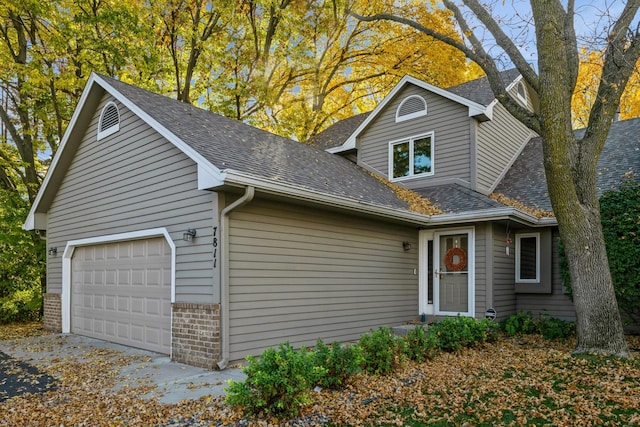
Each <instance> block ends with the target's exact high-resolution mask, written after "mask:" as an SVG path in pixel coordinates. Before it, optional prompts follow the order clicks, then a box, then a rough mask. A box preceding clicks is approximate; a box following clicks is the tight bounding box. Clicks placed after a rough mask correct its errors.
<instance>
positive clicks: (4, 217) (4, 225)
mask: <svg viewBox="0 0 640 427" xmlns="http://www.w3.org/2000/svg"><path fill="white" fill-rule="evenodd" d="M28 212H29V202H28V200H24V199H23V198H21V197H20V196H19V195H17V194H15V193H14V192H10V191H6V190H4V189H2V188H0V323H12V322H24V321H31V320H38V319H39V318H40V316H41V310H42V292H43V290H44V289H43V285H44V275H45V271H46V262H45V258H46V257H45V254H46V242H45V241H44V240H42V239H40V238H39V237H38V236H36V235H35V234H34V233H31V232H28V231H25V230H23V229H22V223H23V221H24V219H25V218H26V216H27V213H28Z"/></svg>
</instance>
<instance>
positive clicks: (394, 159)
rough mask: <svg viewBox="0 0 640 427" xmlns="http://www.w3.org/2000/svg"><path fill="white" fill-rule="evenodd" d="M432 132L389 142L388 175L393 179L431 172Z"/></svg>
mask: <svg viewBox="0 0 640 427" xmlns="http://www.w3.org/2000/svg"><path fill="white" fill-rule="evenodd" d="M433 145H434V144H433V132H430V133H428V134H424V135H419V136H416V137H412V138H406V139H401V140H397V141H391V142H390V143H389V177H390V179H391V180H392V181H393V180H399V179H403V178H410V177H413V176H417V175H432V174H433Z"/></svg>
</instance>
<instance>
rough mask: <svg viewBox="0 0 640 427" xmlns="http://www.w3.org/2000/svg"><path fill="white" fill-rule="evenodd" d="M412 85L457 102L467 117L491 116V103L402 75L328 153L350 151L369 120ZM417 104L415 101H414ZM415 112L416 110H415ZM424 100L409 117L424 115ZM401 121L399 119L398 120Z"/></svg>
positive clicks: (482, 118)
mask: <svg viewBox="0 0 640 427" xmlns="http://www.w3.org/2000/svg"><path fill="white" fill-rule="evenodd" d="M409 85H413V86H417V87H419V88H421V89H424V90H425V91H427V92H430V93H432V94H435V95H438V96H441V97H443V98H445V99H447V100H450V101H452V102H454V103H457V104H459V105H460V106H462V107H464V108H466V109H467V115H468V117H474V118H476V119H477V120H479V121H487V120H491V118H492V108H493V106H492V105H482V104H480V103H478V102H475V101H472V100H470V99H467V98H464V97H463V96H460V95H457V94H455V93H453V92H450V91H448V90H446V89H442V88H439V87H437V86H433V85H431V84H429V83H427V82H424V81H422V80H419V79H416V78H415V77H412V76H409V75H407V76H404V77H403V78H402V79H401V80H400V81H399V82H398V84H396V85H395V86H394V88H393V89H392V90H391V92H389V94H388V95H387V96H386V97H385V98H384V99H383V100H382V101H381V102H380V104H378V106H377V107H376V108H375V109H374V110H373V111H372V112H371V114H369V116H368V117H367V118H366V119H365V120H364V121H363V122H362V123H361V124H360V126H358V128H357V129H356V130H355V131H354V132H353V133H352V134H351V135H350V136H349V137H348V138H347V140H346V141H345V142H344V143H343V144H342V145H341V146H338V147H334V148H330V149H328V150H327V151H328V152H330V153H334V154H338V153H342V152H346V151H350V150H353V149H355V148H356V139H357V137H358V136H359V135H360V134H361V133H362V132H363V131H364V130H365V129H366V128H367V127H368V126H369V124H370V123H371V122H373V121H374V120H376V119H377V117H378V116H379V115H380V114H381V112H382V111H383V110H385V109H386V107H387V105H388V104H389V103H390V102H391V101H392V100H396V99H397V96H398V93H399V92H400V91H402V90H403V89H405V88H406V87H407V86H409ZM415 101H418V100H417V99H414V100H412V101H411V102H412V103H414V102H415ZM415 105H417V102H415ZM416 112H417V111H416ZM426 112H427V111H426V102H425V104H424V113H422V112H420V113H419V114H420V115H415V116H412V115H411V114H407V116H408V117H409V119H412V118H415V117H420V116H424V115H426ZM400 121H401V120H400Z"/></svg>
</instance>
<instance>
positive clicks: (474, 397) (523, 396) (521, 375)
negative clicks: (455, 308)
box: [0, 325, 640, 426]
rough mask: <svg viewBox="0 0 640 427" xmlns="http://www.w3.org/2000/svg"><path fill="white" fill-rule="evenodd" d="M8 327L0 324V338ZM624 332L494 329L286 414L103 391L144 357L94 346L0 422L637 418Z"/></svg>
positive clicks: (636, 373) (638, 385) (633, 371)
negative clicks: (586, 338) (606, 337)
mask: <svg viewBox="0 0 640 427" xmlns="http://www.w3.org/2000/svg"><path fill="white" fill-rule="evenodd" d="M10 326H11V325H9V326H0V337H7V336H9V335H10V334H9V333H7V332H6V331H5V330H6V328H9V327H10ZM23 332H26V331H23ZM36 333H39V332H38V330H37V331H36ZM40 339H41V340H42V341H39V344H38V345H39V346H40V347H42V346H56V345H58V344H59V343H58V340H60V339H61V337H60V336H59V335H55V334H54V335H46V336H44V337H41V338H40ZM627 339H628V343H629V347H630V348H631V358H630V359H629V360H619V359H613V358H606V357H603V356H595V355H594V356H586V357H580V358H576V357H572V356H571V351H572V349H573V348H574V345H575V342H574V340H573V338H569V339H559V340H558V339H556V340H546V339H544V338H543V337H542V336H541V335H539V334H529V335H524V334H517V335H514V336H502V337H500V338H498V339H497V340H496V341H495V342H491V343H482V344H480V345H477V346H475V347H473V348H461V349H460V350H459V351H457V352H445V351H441V352H439V353H438V354H437V355H435V356H434V357H433V358H430V359H429V358H425V360H424V361H422V362H415V361H412V360H409V358H407V360H405V361H404V363H403V364H402V366H401V367H399V368H398V369H397V370H395V371H393V372H392V373H390V374H387V375H370V374H367V373H364V372H361V373H357V374H353V375H351V376H350V377H349V380H348V381H346V383H344V384H343V385H342V387H341V388H339V389H336V390H334V389H332V388H322V390H320V391H313V390H312V391H311V392H310V393H309V398H310V403H309V404H308V405H304V406H302V407H301V408H300V412H299V414H298V415H296V416H295V418H294V419H293V420H292V419H290V418H288V417H280V418H276V417H274V416H272V415H270V414H263V415H262V416H251V417H248V416H247V415H246V414H243V413H242V412H241V411H239V410H237V409H236V408H234V407H232V406H230V405H228V404H226V403H225V399H224V398H223V397H219V396H209V397H204V398H202V399H199V400H188V401H183V402H181V403H179V404H174V405H163V404H159V403H158V401H157V400H156V399H143V398H140V397H139V396H140V395H141V394H144V393H148V392H150V391H151V392H152V391H153V390H150V389H149V386H148V385H145V384H140V386H139V387H138V388H135V387H132V388H124V389H120V390H117V389H114V390H112V391H109V392H107V391H104V389H103V388H104V386H107V385H109V384H117V382H118V375H119V374H118V373H119V370H120V369H122V368H123V367H125V366H130V365H132V364H137V363H144V362H145V361H144V360H139V359H136V358H124V357H123V356H122V354H121V353H119V352H117V351H113V350H110V351H104V350H101V351H99V352H97V351H94V352H91V353H89V354H86V355H85V356H84V357H83V359H82V360H78V359H73V358H68V357H60V359H58V360H54V361H52V362H51V363H50V364H49V365H48V366H39V368H41V369H42V370H43V371H45V372H46V373H47V374H48V375H51V376H53V377H55V378H56V379H57V383H56V385H57V388H56V390H52V391H49V392H46V393H41V394H34V395H22V396H18V397H14V398H11V399H9V400H7V401H5V402H3V403H0V426H13V425H27V426H29V425H31V426H60V425H65V426H71V425H92V426H124V425H150V426H167V425H175V426H177V425H231V426H233V425H236V426H239V425H243V426H267V425H319V424H324V425H333V426H343V425H414V426H418V425H435V426H459V425H465V424H466V425H469V426H481V425H486V426H489V425H507V426H509V425H511V426H520V425H529V426H534V425H540V426H542V425H554V426H563V425H564V426H568V425H574V426H575V425H580V426H595V425H620V426H628V425H638V424H640V412H639V410H638V408H640V352H639V350H640V337H627ZM303 423H305V424H303Z"/></svg>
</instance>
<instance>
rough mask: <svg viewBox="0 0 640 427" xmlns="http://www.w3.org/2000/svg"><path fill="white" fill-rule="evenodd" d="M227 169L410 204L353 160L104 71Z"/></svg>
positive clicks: (346, 194) (320, 189)
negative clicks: (142, 87) (141, 86)
mask: <svg viewBox="0 0 640 427" xmlns="http://www.w3.org/2000/svg"><path fill="white" fill-rule="evenodd" d="M101 78H102V79H104V80H105V81H106V82H107V83H108V84H110V85H111V86H112V87H113V88H115V89H116V90H117V91H118V92H120V93H121V94H122V95H124V96H125V97H127V98H128V99H129V100H130V101H132V102H133V103H134V104H136V105H137V106H138V107H140V108H141V109H142V110H144V111H145V112H146V113H147V114H149V115H150V116H151V117H152V118H153V119H155V120H156V121H157V122H159V123H160V124H161V125H162V126H164V127H165V128H166V129H167V130H169V131H170V132H171V133H173V134H174V135H176V136H177V137H178V138H180V139H181V140H182V141H184V142H185V143H186V144H188V145H189V146H191V147H192V148H193V149H195V150H196V151H197V152H198V153H200V154H201V155H202V156H203V157H204V158H205V159H207V160H208V161H209V162H211V164H213V165H214V166H216V167H217V168H219V169H221V170H225V169H231V170H235V171H238V172H244V173H248V174H251V175H253V176H256V177H262V178H267V179H269V180H272V181H273V182H276V183H285V184H290V185H293V186H296V187H299V188H302V189H308V190H315V191H318V192H321V193H324V194H328V195H335V196H342V197H348V198H351V199H354V200H358V201H363V202H367V203H372V204H375V205H379V206H387V207H392V208H396V209H403V210H408V208H407V203H406V202H405V201H403V200H400V199H399V198H398V197H397V195H396V193H395V192H394V191H393V190H392V189H390V188H389V187H388V186H386V185H384V184H383V183H381V182H379V181H378V180H377V179H375V178H374V177H372V176H371V175H369V173H368V172H366V171H365V170H364V169H362V168H360V167H359V166H356V165H354V164H353V163H352V162H350V161H349V160H346V159H344V158H341V157H340V156H336V155H333V154H329V153H327V152H325V151H323V150H318V149H316V148H314V147H311V146H309V145H306V144H301V143H299V142H295V141H292V140H289V139H286V138H282V137H280V136H277V135H274V134H271V133H269V132H265V131H263V130H260V129H257V128H255V127H252V126H249V125H247V124H244V123H241V122H238V121H235V120H232V119H229V118H226V117H223V116H220V115H218V114H214V113H211V112H209V111H206V110H202V109H199V108H196V107H194V106H192V105H188V104H185V103H182V102H179V101H176V100H174V99H170V98H167V97H166V96H162V95H158V94H154V93H151V92H148V91H146V90H144V89H141V88H138V87H135V86H132V85H129V84H126V83H123V82H120V81H118V80H114V79H112V78H109V77H104V76H101Z"/></svg>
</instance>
